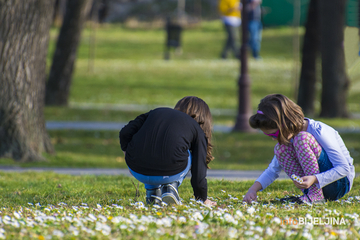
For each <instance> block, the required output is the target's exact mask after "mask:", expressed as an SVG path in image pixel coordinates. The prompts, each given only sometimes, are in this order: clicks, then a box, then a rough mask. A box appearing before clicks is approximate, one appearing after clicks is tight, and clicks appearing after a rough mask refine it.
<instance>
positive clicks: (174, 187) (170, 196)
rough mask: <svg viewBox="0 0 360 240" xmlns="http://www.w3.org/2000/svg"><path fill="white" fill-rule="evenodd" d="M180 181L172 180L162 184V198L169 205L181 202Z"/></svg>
mask: <svg viewBox="0 0 360 240" xmlns="http://www.w3.org/2000/svg"><path fill="white" fill-rule="evenodd" d="M178 185H179V184H178V182H172V183H169V184H165V185H163V186H162V195H161V198H162V200H163V202H165V203H166V204H168V205H172V204H176V205H179V204H181V201H180V196H179V192H178Z"/></svg>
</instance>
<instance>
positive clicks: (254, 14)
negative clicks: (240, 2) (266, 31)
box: [248, 0, 263, 60]
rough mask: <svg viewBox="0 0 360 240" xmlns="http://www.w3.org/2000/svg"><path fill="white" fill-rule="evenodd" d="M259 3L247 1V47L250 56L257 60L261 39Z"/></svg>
mask: <svg viewBox="0 0 360 240" xmlns="http://www.w3.org/2000/svg"><path fill="white" fill-rule="evenodd" d="M261 2H262V0H249V2H248V11H249V12H248V20H249V22H248V28H249V35H250V36H249V45H250V48H251V52H252V56H253V57H254V58H255V59H256V60H259V59H261V57H260V48H261V38H262V28H263V27H262V23H261V6H260V5H261Z"/></svg>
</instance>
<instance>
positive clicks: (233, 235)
mask: <svg viewBox="0 0 360 240" xmlns="http://www.w3.org/2000/svg"><path fill="white" fill-rule="evenodd" d="M237 232H238V231H237V230H236V228H233V227H230V228H229V231H228V235H229V238H236V237H237Z"/></svg>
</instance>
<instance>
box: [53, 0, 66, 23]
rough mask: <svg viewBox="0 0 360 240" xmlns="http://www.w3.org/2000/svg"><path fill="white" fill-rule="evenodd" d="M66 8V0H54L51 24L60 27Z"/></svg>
mask: <svg viewBox="0 0 360 240" xmlns="http://www.w3.org/2000/svg"><path fill="white" fill-rule="evenodd" d="M65 9H66V0H55V5H54V14H53V25H55V26H57V27H60V26H61V25H62V22H63V19H64V16H65Z"/></svg>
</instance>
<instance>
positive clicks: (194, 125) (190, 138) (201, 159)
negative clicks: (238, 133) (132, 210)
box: [119, 96, 216, 206]
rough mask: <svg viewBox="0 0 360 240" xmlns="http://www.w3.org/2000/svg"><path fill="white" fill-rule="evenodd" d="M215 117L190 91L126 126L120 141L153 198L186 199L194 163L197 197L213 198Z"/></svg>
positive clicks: (193, 182)
mask: <svg viewBox="0 0 360 240" xmlns="http://www.w3.org/2000/svg"><path fill="white" fill-rule="evenodd" d="M211 128H212V117H211V113H210V109H209V107H208V105H207V104H206V103H205V102H204V101H203V100H202V99H200V98H198V97H192V96H190V97H184V98H183V99H181V100H180V101H179V102H178V103H177V104H176V106H175V108H174V109H171V108H156V109H154V110H151V111H150V112H148V113H145V114H141V115H140V116H138V117H136V119H135V120H133V121H130V122H129V123H128V124H127V125H126V126H125V127H123V128H122V129H121V131H120V134H119V137H120V145H121V149H122V150H123V151H124V154H125V160H126V164H127V165H128V167H129V170H130V172H131V174H132V175H133V176H134V177H135V178H136V179H137V180H139V181H140V182H142V183H144V184H145V189H146V202H147V203H148V204H152V203H154V204H161V202H162V201H163V202H165V203H167V204H180V196H179V192H178V187H179V186H180V185H181V183H182V181H183V180H184V178H185V177H186V174H187V173H188V172H189V170H190V169H191V175H192V176H191V185H192V188H193V191H194V195H195V198H196V199H197V200H201V201H202V202H203V203H204V204H206V205H210V206H214V205H216V202H213V201H211V200H209V199H208V198H207V180H206V174H207V168H208V164H209V163H210V162H211V161H212V160H213V156H212V144H211Z"/></svg>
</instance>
